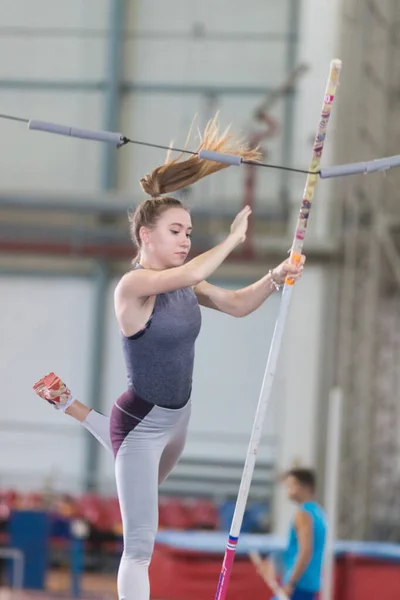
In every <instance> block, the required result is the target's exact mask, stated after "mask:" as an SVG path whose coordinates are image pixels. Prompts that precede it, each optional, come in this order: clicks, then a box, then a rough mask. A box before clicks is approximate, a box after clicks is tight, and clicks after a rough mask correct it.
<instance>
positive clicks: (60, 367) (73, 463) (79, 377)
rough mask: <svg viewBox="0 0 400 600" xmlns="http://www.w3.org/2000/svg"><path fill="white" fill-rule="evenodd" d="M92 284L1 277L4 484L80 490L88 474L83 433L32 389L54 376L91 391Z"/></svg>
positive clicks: (0, 481)
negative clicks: (50, 479) (48, 375)
mask: <svg viewBox="0 0 400 600" xmlns="http://www.w3.org/2000/svg"><path fill="white" fill-rule="evenodd" d="M91 300H92V299H91V288H90V284H89V282H87V281H85V280H77V279H72V278H65V279H64V278H63V279H61V278H57V279H49V278H33V277H32V278H26V277H23V278H21V277H3V276H1V277H0V315H1V318H0V339H1V350H0V380H1V412H0V430H1V435H0V485H4V484H14V483H15V484H17V485H22V486H28V487H32V486H37V485H42V484H43V481H44V478H45V477H48V476H50V475H52V474H54V475H55V481H54V484H55V485H57V484H58V483H59V484H61V485H62V486H64V485H65V483H66V482H68V486H70V487H71V488H72V489H76V488H77V487H79V486H80V483H81V478H82V476H83V475H84V470H83V468H84V461H85V448H84V441H83V436H82V432H81V431H80V429H79V428H76V427H75V426H74V423H73V422H72V421H71V420H70V419H68V418H60V414H59V413H58V412H57V411H56V410H54V409H53V408H52V407H50V405H48V404H47V403H45V402H42V401H39V399H38V398H37V397H36V396H35V394H34V392H33V391H32V385H33V384H34V383H35V381H37V380H38V379H39V378H40V377H42V376H43V375H45V374H46V373H48V372H49V371H55V372H58V373H59V374H60V376H62V377H65V379H66V380H67V381H70V382H71V384H73V385H74V386H76V387H77V388H78V389H80V390H81V393H82V395H83V396H85V395H87V393H88V388H87V385H88V368H89V360H88V359H89V356H90V354H89V352H90V340H91V337H92V333H93V332H92V327H91V318H90V313H91Z"/></svg>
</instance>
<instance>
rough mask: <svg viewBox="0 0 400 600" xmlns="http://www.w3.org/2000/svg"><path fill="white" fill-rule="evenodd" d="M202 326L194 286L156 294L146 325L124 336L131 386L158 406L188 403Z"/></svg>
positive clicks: (177, 406)
mask: <svg viewBox="0 0 400 600" xmlns="http://www.w3.org/2000/svg"><path fill="white" fill-rule="evenodd" d="M200 327H201V312H200V307H199V304H198V301H197V297H196V295H195V293H194V291H193V290H192V288H183V289H180V290H176V291H174V292H168V293H166V294H159V295H158V296H156V300H155V304H154V310H153V313H152V315H151V317H150V319H149V321H148V322H147V323H146V326H145V327H144V328H143V329H142V330H141V331H140V332H138V333H136V334H135V335H133V336H130V337H126V336H124V335H122V346H123V352H124V357H125V364H126V371H127V376H128V387H129V388H130V389H132V390H133V391H134V392H135V393H136V394H137V395H138V396H140V397H141V398H142V399H143V400H146V401H147V402H149V403H151V404H156V405H157V406H164V407H167V408H179V407H181V406H183V405H184V404H186V402H187V401H188V400H189V398H190V394H191V389H192V376H193V366H194V346H195V341H196V338H197V336H198V334H199V332H200Z"/></svg>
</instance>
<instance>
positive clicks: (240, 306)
mask: <svg viewBox="0 0 400 600" xmlns="http://www.w3.org/2000/svg"><path fill="white" fill-rule="evenodd" d="M200 148H207V149H210V150H217V151H219V152H227V153H231V154H240V155H241V156H243V157H244V158H246V159H249V160H256V159H257V157H258V155H257V151H255V150H248V149H247V147H246V146H244V145H242V144H240V143H238V142H235V141H234V140H233V138H232V136H230V135H228V134H227V133H224V134H222V135H220V134H219V133H218V129H217V126H216V122H215V120H213V121H211V122H210V123H209V124H208V126H207V128H206V130H205V133H204V135H203V138H202V141H201V145H200ZM200 148H199V149H200ZM226 166H227V165H224V164H221V163H216V162H211V161H205V160H201V159H199V158H198V157H197V156H196V155H194V156H191V157H190V158H189V159H187V160H182V157H181V156H180V157H178V158H177V159H174V160H168V159H167V161H166V163H165V164H164V165H162V166H160V167H158V168H156V169H155V170H154V171H153V172H152V173H150V174H149V175H146V176H145V177H144V178H143V179H142V180H141V186H142V189H143V190H144V192H146V193H147V194H149V195H150V198H148V199H147V200H144V202H142V203H141V204H140V206H138V208H137V209H136V211H135V213H134V215H133V217H132V218H131V233H132V238H133V241H134V242H135V244H136V245H137V247H138V255H137V257H136V259H135V261H134V267H133V268H132V270H130V271H129V272H128V273H126V274H125V275H124V276H123V277H122V278H121V280H120V281H119V283H118V284H117V286H116V289H115V297H114V301H115V302H114V305H115V313H116V318H117V321H118V325H119V328H120V330H121V339H122V346H123V352H124V356H125V363H126V371H127V379H128V385H127V391H126V392H125V393H124V394H122V396H121V397H120V398H118V400H117V401H116V402H115V404H114V406H113V408H112V411H111V416H110V417H106V416H105V415H102V414H100V413H98V412H96V411H94V410H91V409H90V408H89V407H87V406H86V405H85V404H83V403H81V402H79V401H78V400H77V399H76V398H74V396H73V395H72V394H71V392H70V391H69V389H68V388H67V386H66V385H65V383H63V382H62V381H61V380H60V378H59V377H57V376H56V375H55V374H54V373H50V374H49V375H47V376H46V377H44V378H43V379H41V380H40V381H38V382H37V383H36V384H35V385H34V389H35V391H36V393H37V394H38V395H39V396H41V397H42V398H44V399H45V400H47V401H49V402H51V403H52V404H53V405H55V406H56V407H57V408H58V409H60V410H62V411H63V412H65V413H67V414H69V415H70V416H72V417H74V418H75V419H76V420H77V421H79V422H80V423H82V425H83V426H84V427H86V429H88V430H89V431H90V432H91V433H92V434H93V435H94V436H95V437H96V438H97V439H98V440H99V442H100V443H101V444H103V446H105V447H106V448H107V449H109V450H110V451H112V452H113V454H114V457H115V476H116V485H117V493H118V498H119V503H120V508H121V515H122V525H123V541H124V550H123V554H122V558H121V562H120V566H119V570H118V595H119V598H120V600H149V598H150V588H149V578H148V567H149V564H150V560H151V556H152V552H153V547H154V541H155V537H156V532H157V526H158V486H159V484H160V483H161V482H162V481H164V479H165V478H166V477H167V476H168V474H169V473H170V472H171V470H172V469H173V467H174V466H175V465H176V463H177V461H178V459H179V457H180V455H181V453H182V451H183V448H184V445H185V439H186V433H187V429H188V424H189V418H190V410H191V400H190V397H191V390H192V373H193V363H194V348H195V341H196V338H197V336H198V334H199V331H200V326H201V313H200V306H205V307H208V308H212V309H214V310H217V311H220V312H223V313H227V314H229V315H232V316H235V317H242V316H245V315H248V314H250V313H252V312H253V311H254V310H256V309H257V308H258V307H259V306H260V305H261V304H262V303H263V302H264V301H265V300H266V299H267V298H268V297H269V296H270V295H271V294H272V293H273V292H274V291H275V290H276V289H277V288H278V287H279V285H280V284H282V283H283V282H284V281H285V278H286V276H287V275H290V276H291V277H293V279H295V280H296V279H298V278H299V277H300V276H301V274H302V270H303V264H304V256H302V260H301V262H300V264H299V265H297V266H296V265H293V264H291V263H290V261H289V259H288V260H285V261H284V262H282V263H281V264H280V265H279V266H277V267H275V268H274V269H273V270H271V271H270V272H269V273H268V274H266V275H265V276H264V277H263V278H262V279H260V280H259V281H257V282H255V283H253V284H252V285H249V286H248V287H245V288H243V289H240V290H225V289H222V288H220V287H217V286H214V285H211V284H210V283H208V282H207V278H208V277H210V275H212V274H213V273H214V271H215V270H216V269H217V268H218V267H219V266H220V265H221V264H222V263H223V261H224V260H225V259H226V258H227V256H228V255H229V254H230V253H231V252H232V251H233V250H234V249H235V248H236V247H237V246H238V245H240V244H241V243H242V242H243V241H244V240H245V238H246V230H247V223H248V218H249V216H250V213H251V211H250V209H249V208H248V207H246V208H244V209H243V210H241V211H240V212H239V214H238V215H237V216H236V218H235V220H234V221H233V223H232V225H231V228H230V233H229V234H228V235H227V237H226V238H225V239H224V241H223V242H221V243H220V244H218V245H217V246H215V247H214V248H212V249H211V250H208V251H207V252H205V253H203V254H201V255H199V256H197V257H196V258H193V259H192V260H190V261H188V262H186V258H187V256H188V253H189V250H190V238H191V232H192V222H191V218H190V214H189V212H188V210H187V209H186V208H185V207H184V206H183V205H182V204H181V202H180V201H179V200H177V199H175V198H173V197H170V196H166V195H164V194H168V193H170V192H173V191H176V190H179V189H181V188H184V187H186V186H188V185H192V184H194V183H195V182H196V181H198V180H200V179H201V178H203V177H205V176H207V175H210V174H211V173H213V172H216V171H218V170H220V169H222V168H226Z"/></svg>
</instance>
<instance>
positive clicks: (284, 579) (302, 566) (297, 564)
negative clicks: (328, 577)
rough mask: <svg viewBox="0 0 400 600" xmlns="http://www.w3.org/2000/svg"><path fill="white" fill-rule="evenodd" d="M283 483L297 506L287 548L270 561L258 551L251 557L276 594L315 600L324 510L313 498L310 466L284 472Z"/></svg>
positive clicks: (323, 537) (322, 547)
mask: <svg viewBox="0 0 400 600" xmlns="http://www.w3.org/2000/svg"><path fill="white" fill-rule="evenodd" d="M283 482H284V483H285V485H286V490H287V495H288V498H289V499H290V500H291V501H292V502H294V503H295V504H296V505H297V510H296V512H295V515H294V517H293V520H292V522H291V523H290V527H289V535H288V541H287V545H286V549H285V550H284V552H283V553H281V552H278V553H276V556H274V557H271V558H272V560H271V558H270V559H266V560H262V559H261V557H259V556H258V555H257V554H255V555H251V558H252V560H253V563H254V566H255V567H256V569H257V571H258V573H259V574H260V575H261V576H262V577H263V579H264V580H265V581H266V582H267V584H268V585H269V587H270V588H271V590H273V591H275V593H277V590H280V591H282V592H283V593H284V594H285V596H286V597H287V598H289V599H290V600H316V599H317V595H318V593H319V591H320V589H321V579H322V569H323V561H324V551H325V543H326V530H327V523H326V516H325V512H324V510H323V509H322V508H321V506H320V505H319V504H318V503H317V502H316V500H315V487H316V476H315V473H314V471H313V470H312V469H305V468H294V469H291V470H290V471H288V472H287V473H285V475H284V476H283ZM279 579H280V580H281V584H280V585H279V584H278V583H277V581H278V580H279ZM274 600H277V599H276V598H274Z"/></svg>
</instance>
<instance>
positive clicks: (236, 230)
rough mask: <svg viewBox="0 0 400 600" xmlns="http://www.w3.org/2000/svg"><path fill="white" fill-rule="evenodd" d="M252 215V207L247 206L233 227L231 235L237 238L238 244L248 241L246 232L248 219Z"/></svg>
mask: <svg viewBox="0 0 400 600" xmlns="http://www.w3.org/2000/svg"><path fill="white" fill-rule="evenodd" d="M250 215H251V208H250V206H245V207H244V208H243V210H241V211H240V213H238V214H237V215H236V217H235V220H234V221H233V223H232V225H231V235H233V236H234V237H235V238H237V243H238V244H242V243H243V242H244V241H245V239H246V232H247V227H248V219H249V216H250Z"/></svg>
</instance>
